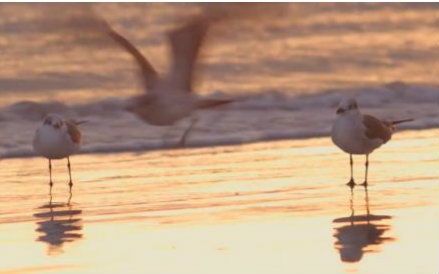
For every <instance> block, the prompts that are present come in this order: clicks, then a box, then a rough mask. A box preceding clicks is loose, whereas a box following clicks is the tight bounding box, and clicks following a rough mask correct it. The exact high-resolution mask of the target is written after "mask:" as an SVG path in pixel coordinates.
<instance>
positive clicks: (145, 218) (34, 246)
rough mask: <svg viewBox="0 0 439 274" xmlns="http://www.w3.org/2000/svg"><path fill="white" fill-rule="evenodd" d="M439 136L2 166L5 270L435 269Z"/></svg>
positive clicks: (0, 227)
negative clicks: (364, 147)
mask: <svg viewBox="0 0 439 274" xmlns="http://www.w3.org/2000/svg"><path fill="white" fill-rule="evenodd" d="M438 137H439V134H438V130H437V129H430V130H413V131H410V130H409V131H404V132H399V133H397V134H395V136H394V138H393V139H392V140H391V141H390V142H389V143H388V144H386V145H385V146H383V147H382V148H380V149H379V150H378V151H376V152H374V153H373V154H372V155H371V156H370V167H369V186H368V188H367V189H365V188H363V187H362V186H356V187H355V188H354V189H353V190H352V191H351V190H350V188H349V187H348V186H346V182H347V181H348V179H349V157H348V156H347V155H346V154H344V153H342V152H340V150H339V149H338V148H336V147H335V146H334V145H333V144H332V142H331V140H330V138H327V137H323V138H321V137H319V138H309V139H300V140H281V141H272V142H259V143H253V144H244V145H236V146H215V147H202V148H191V149H172V150H158V151H148V152H144V153H143V152H140V153H139V152H136V153H132V152H128V153H117V154H116V153H106V154H86V155H76V156H73V157H71V162H72V169H73V174H72V175H73V181H74V185H73V189H72V192H71V194H70V193H69V187H68V173H67V167H66V161H65V160H59V161H53V180H54V186H53V189H52V196H50V195H48V194H49V185H48V180H49V178H48V171H47V160H46V159H42V158H36V157H34V158H14V159H5V160H2V161H1V162H0V170H1V172H0V181H1V182H2V194H1V195H0V204H1V207H0V254H2V255H1V259H0V273H2V274H3V273H8V274H11V273H20V274H25V273H44V274H46V273H57V274H58V273H200V274H201V273H235V272H239V273H261V274H262V273H264V274H265V273H286V274H287V273H288V274H291V273H334V274H335V273H337V274H339V273H365V274H369V273H398V274H402V273H404V274H405V273H407V274H409V273H420V274H431V273H438V269H439V266H438V258H439V248H438V245H439V222H438V220H439V211H438V205H439V204H438V202H439V184H438V178H439V169H438V168H437V164H438V162H439V155H438V153H437V148H438V145H439V138H438ZM354 176H355V180H356V182H357V183H361V182H362V181H363V176H364V156H354Z"/></svg>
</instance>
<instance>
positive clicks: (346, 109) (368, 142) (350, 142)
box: [331, 98, 413, 187]
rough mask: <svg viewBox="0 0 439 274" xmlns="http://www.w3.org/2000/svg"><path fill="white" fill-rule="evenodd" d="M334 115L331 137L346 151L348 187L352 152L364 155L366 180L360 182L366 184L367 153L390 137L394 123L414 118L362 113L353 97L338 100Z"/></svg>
mask: <svg viewBox="0 0 439 274" xmlns="http://www.w3.org/2000/svg"><path fill="white" fill-rule="evenodd" d="M337 115H338V118H337V119H336V121H335V123H334V125H333V126H332V131H331V137H332V142H333V143H334V144H335V145H336V146H337V147H339V148H340V149H341V150H343V151H344V152H346V153H349V157H350V165H351V179H350V181H349V182H348V183H347V185H349V186H350V187H353V186H354V185H355V182H354V178H353V160H352V154H361V155H366V163H365V166H366V171H365V176H364V177H365V179H364V182H363V183H362V185H364V186H367V173H368V168H369V154H370V153H372V152H373V151H374V150H375V149H377V148H379V147H380V146H381V145H383V144H385V143H387V142H388V141H389V140H390V138H391V137H392V133H393V131H394V130H395V125H396V124H400V123H404V122H409V121H413V119H404V120H397V121H390V122H389V121H382V120H379V119H377V118H375V117H373V116H371V115H367V114H361V112H360V110H359V108H358V104H357V102H356V101H355V99H352V98H350V99H344V100H342V101H341V102H340V105H339V106H338V109H337Z"/></svg>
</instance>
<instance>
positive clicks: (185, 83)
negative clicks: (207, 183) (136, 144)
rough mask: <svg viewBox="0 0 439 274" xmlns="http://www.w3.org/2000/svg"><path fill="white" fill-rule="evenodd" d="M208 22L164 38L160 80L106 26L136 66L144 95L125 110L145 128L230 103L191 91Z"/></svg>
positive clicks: (192, 24) (187, 26) (131, 47)
mask: <svg viewBox="0 0 439 274" xmlns="http://www.w3.org/2000/svg"><path fill="white" fill-rule="evenodd" d="M211 21H212V20H209V19H208V18H206V17H197V18H196V19H194V20H191V21H190V22H189V23H187V24H185V25H184V26H182V27H180V28H178V29H176V30H174V31H172V32H170V33H169V34H168V38H169V41H170V44H171V54H172V66H171V68H170V71H169V72H168V73H167V74H166V75H164V76H161V75H159V74H158V72H157V71H156V70H155V69H154V67H153V66H152V65H151V64H150V62H149V61H148V60H147V59H146V58H145V56H143V55H142V53H141V52H140V51H139V50H138V49H137V48H136V47H135V46H134V45H133V44H132V43H130V42H129V41H128V40H127V39H126V38H125V37H123V36H122V35H121V34H119V33H118V32H116V31H115V30H114V29H112V28H111V27H109V26H108V35H109V36H110V37H111V38H112V39H113V40H114V41H115V42H116V43H117V44H118V45H120V46H121V47H122V48H123V49H124V50H125V51H127V52H128V53H129V54H131V55H132V57H134V59H135V61H136V62H137V65H138V66H139V69H140V77H141V80H142V84H143V87H144V90H145V93H144V94H141V95H138V96H136V97H134V98H132V99H131V100H130V101H129V102H128V106H127V108H126V110H128V111H130V112H133V113H134V114H135V115H137V116H138V117H139V118H140V119H141V120H143V121H144V122H146V123H148V124H151V125H156V126H168V125H173V124H174V123H175V122H177V121H179V120H181V119H183V118H185V117H188V116H191V114H192V113H193V112H194V111H196V110H198V109H208V108H213V107H217V106H220V105H225V104H229V103H231V102H233V100H230V99H207V98H200V97H199V96H196V94H194V92H193V90H192V84H193V70H194V65H195V62H196V60H197V57H198V53H199V50H200V47H201V45H202V43H203V40H204V38H205V36H206V33H207V31H208V29H209V25H210V23H211ZM107 25H108V24H107ZM195 122H196V119H195V118H194V119H192V123H191V125H190V126H189V127H188V129H186V131H185V132H184V134H183V136H182V137H181V139H180V142H179V144H180V146H184V145H185V142H186V137H187V135H188V133H189V132H190V130H191V129H192V127H193V125H194V124H195Z"/></svg>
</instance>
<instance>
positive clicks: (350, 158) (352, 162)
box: [347, 154, 355, 188]
mask: <svg viewBox="0 0 439 274" xmlns="http://www.w3.org/2000/svg"><path fill="white" fill-rule="evenodd" d="M349 163H350V165H351V179H350V180H349V182H348V183H347V185H348V186H350V187H351V188H353V187H354V186H355V182H354V160H353V159H352V154H349Z"/></svg>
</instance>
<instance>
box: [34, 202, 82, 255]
mask: <svg viewBox="0 0 439 274" xmlns="http://www.w3.org/2000/svg"><path fill="white" fill-rule="evenodd" d="M70 200H71V196H70V197H69V199H68V202H67V203H53V202H52V196H51V197H50V201H49V202H48V203H47V204H44V205H42V206H40V207H38V208H37V212H36V213H34V217H36V218H38V220H37V222H36V224H37V226H38V227H37V229H36V230H35V231H37V232H39V233H40V235H39V236H38V238H37V241H40V242H45V243H47V244H48V254H49V255H57V254H61V253H63V244H64V243H66V242H67V243H70V242H74V241H76V240H78V239H81V238H82V218H81V214H82V210H81V209H76V208H75V207H76V205H72V204H71V203H70Z"/></svg>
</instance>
